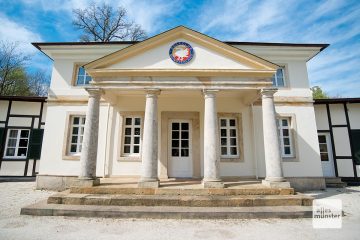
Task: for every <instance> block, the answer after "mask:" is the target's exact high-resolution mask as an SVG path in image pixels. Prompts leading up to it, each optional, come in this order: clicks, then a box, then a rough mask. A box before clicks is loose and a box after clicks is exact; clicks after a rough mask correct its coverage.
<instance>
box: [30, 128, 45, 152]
mask: <svg viewBox="0 0 360 240" xmlns="http://www.w3.org/2000/svg"><path fill="white" fill-rule="evenodd" d="M43 135H44V129H32V130H31V132H30V142H29V151H28V155H27V158H28V159H40V154H41V145H42V140H43Z"/></svg>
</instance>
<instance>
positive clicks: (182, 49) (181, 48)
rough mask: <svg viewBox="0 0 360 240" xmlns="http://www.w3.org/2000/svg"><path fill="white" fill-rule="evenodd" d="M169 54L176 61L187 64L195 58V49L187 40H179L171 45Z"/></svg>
mask: <svg viewBox="0 0 360 240" xmlns="http://www.w3.org/2000/svg"><path fill="white" fill-rule="evenodd" d="M169 56H170V58H171V60H173V61H174V62H176V63H179V64H185V63H188V62H190V61H191V59H192V58H193V56H194V49H193V48H192V47H191V46H190V44H188V43H186V42H177V43H174V44H173V45H172V46H171V48H170V50H169Z"/></svg>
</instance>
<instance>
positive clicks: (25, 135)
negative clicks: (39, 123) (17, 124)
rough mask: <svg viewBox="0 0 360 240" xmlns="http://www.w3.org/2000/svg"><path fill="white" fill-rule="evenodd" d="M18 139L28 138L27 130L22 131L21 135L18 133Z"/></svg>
mask: <svg viewBox="0 0 360 240" xmlns="http://www.w3.org/2000/svg"><path fill="white" fill-rule="evenodd" d="M20 137H22V138H28V137H29V131H28V130H22V131H21V133H20Z"/></svg>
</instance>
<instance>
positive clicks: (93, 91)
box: [85, 87, 104, 97]
mask: <svg viewBox="0 0 360 240" xmlns="http://www.w3.org/2000/svg"><path fill="white" fill-rule="evenodd" d="M85 90H86V91H87V92H88V93H89V97H98V96H101V94H103V93H104V90H102V89H101V88H97V87H86V88H85Z"/></svg>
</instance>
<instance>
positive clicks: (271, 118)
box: [261, 88, 290, 187]
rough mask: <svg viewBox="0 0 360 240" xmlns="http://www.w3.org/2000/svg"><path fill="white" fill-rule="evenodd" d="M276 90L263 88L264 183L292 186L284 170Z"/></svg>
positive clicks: (274, 185)
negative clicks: (275, 98) (277, 117)
mask: <svg viewBox="0 0 360 240" xmlns="http://www.w3.org/2000/svg"><path fill="white" fill-rule="evenodd" d="M276 91H277V89H276V88H266V89H262V90H261V95H262V116H263V132H264V148H265V166H266V178H265V180H263V184H264V185H266V186H269V187H290V184H289V182H286V180H285V179H284V175H283V170H282V159H281V152H280V140H279V135H278V128H277V124H276V113H275V105H274V93H275V92H276Z"/></svg>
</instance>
